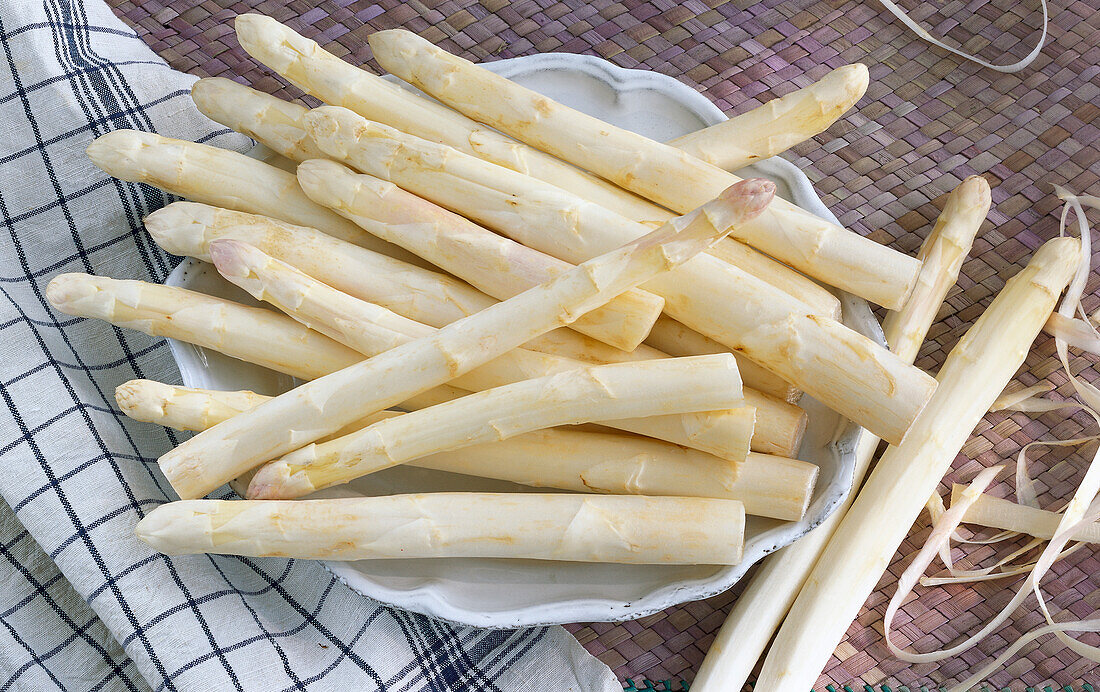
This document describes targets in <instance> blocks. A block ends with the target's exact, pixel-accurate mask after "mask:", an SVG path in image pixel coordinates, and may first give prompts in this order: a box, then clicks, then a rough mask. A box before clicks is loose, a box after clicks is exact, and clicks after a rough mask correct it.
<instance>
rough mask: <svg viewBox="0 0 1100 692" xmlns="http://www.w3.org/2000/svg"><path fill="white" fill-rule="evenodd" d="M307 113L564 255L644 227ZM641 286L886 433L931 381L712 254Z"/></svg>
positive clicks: (890, 434) (452, 155)
mask: <svg viewBox="0 0 1100 692" xmlns="http://www.w3.org/2000/svg"><path fill="white" fill-rule="evenodd" d="M306 123H307V125H308V127H309V131H310V134H311V135H312V136H313V138H314V141H315V142H316V143H317V145H318V146H320V147H321V149H323V150H324V151H326V152H328V153H329V155H330V156H332V157H334V158H337V159H341V160H344V161H346V162H347V163H349V164H350V165H352V166H353V167H354V168H357V169H359V170H361V171H363V172H366V173H369V174H370V175H374V176H377V177H380V178H384V179H388V180H390V181H391V182H393V183H395V184H397V185H400V186H401V187H403V188H405V189H406V190H409V191H410V192H413V193H415V194H420V195H423V196H425V197H427V198H430V199H432V200H433V201H435V202H437V203H439V204H441V205H442V206H444V207H448V208H450V209H451V210H452V211H455V212H458V213H462V214H463V215H465V216H468V217H470V218H473V219H475V220H476V221H478V222H479V223H481V224H483V225H485V226H487V227H489V228H492V229H493V230H495V231H497V232H500V233H504V234H506V235H508V236H510V237H512V238H513V239H515V240H517V241H519V242H521V243H523V244H524V245H527V246H529V247H534V248H536V249H539V250H541V251H543V252H547V253H550V254H553V255H555V256H558V257H559V258H560V259H564V260H566V261H571V262H577V261H583V260H585V259H587V258H588V257H591V256H593V255H596V254H599V253H600V252H604V251H606V250H608V249H610V248H612V247H615V246H616V245H619V244H621V243H624V242H629V241H630V240H632V239H633V238H636V237H638V236H639V235H641V234H642V233H644V232H645V230H646V229H645V227H644V226H642V225H641V224H637V223H634V222H632V221H630V220H629V219H626V218H623V217H621V216H618V215H616V214H613V213H611V212H609V211H607V210H605V209H603V208H601V207H597V206H595V205H593V204H590V203H588V202H585V201H584V200H582V199H579V198H577V197H575V196H572V195H570V194H569V193H567V192H565V191H563V190H560V189H558V188H554V187H552V186H549V185H546V184H544V183H541V182H540V181H537V180H534V179H532V178H530V177H528V176H524V175H520V174H518V173H515V172H513V171H509V170H507V169H504V168H501V167H500V166H495V165H493V164H491V163H487V162H485V161H482V160H480V159H476V158H474V157H472V156H468V155H466V154H463V153H462V152H459V151H457V150H454V149H451V148H449V147H446V146H444V145H440V144H435V143H432V142H428V141H426V140H423V139H418V138H416V137H412V136H410V135H405V134H403V133H400V132H398V131H396V130H394V129H393V128H390V127H386V126H384V125H380V124H378V123H373V122H370V121H367V120H364V119H363V118H361V117H359V116H358V115H356V114H355V113H352V112H351V111H349V110H347V109H345V108H336V107H331V106H326V107H323V108H317V109H314V110H313V111H311V112H310V113H309V114H308V115H307V116H306ZM644 288H646V290H650V291H653V292H654V293H656V294H658V295H660V296H662V297H663V298H665V310H666V312H667V313H668V314H669V315H670V316H671V317H673V318H675V319H677V320H678V321H680V322H683V323H684V324H686V325H687V326H688V327H690V328H692V329H694V330H696V331H698V332H701V333H703V334H705V335H706V336H708V337H710V338H712V339H714V340H716V341H718V342H719V343H722V344H723V345H725V346H727V347H728V348H730V349H731V350H735V351H739V352H741V353H743V354H744V355H746V356H748V357H749V358H751V359H753V360H755V361H756V362H757V363H758V364H760V365H762V366H764V367H766V368H767V369H769V370H771V371H772V372H774V373H775V374H777V375H779V376H780V377H782V378H783V379H784V380H787V381H788V382H791V383H792V384H794V385H796V386H798V387H799V388H800V389H803V390H805V391H806V392H809V393H811V394H812V395H813V396H814V397H815V398H816V399H818V400H819V401H821V402H822V403H824V404H825V405H826V406H828V407H829V408H831V409H833V410H835V411H837V412H839V413H841V414H842V415H844V416H846V417H848V418H849V419H851V420H853V421H856V422H857V423H859V424H861V425H862V426H863V427H865V428H867V429H868V430H871V431H872V432H875V433H876V434H879V435H881V436H882V437H883V439H886V440H889V441H895V442H896V441H900V440H901V439H902V437H903V436H904V435H905V431H906V430H907V429H908V427H909V425H910V423H911V422H912V420H913V418H914V417H915V416H916V414H917V412H918V411H920V409H921V408H922V407H923V406H924V404H925V402H926V401H927V400H928V396H929V395H930V394H931V392H932V390H933V389H934V388H935V381H934V380H933V379H932V378H931V377H929V376H928V375H927V374H925V373H924V372H922V371H920V370H918V369H917V368H914V367H912V366H910V365H906V364H904V363H902V362H901V361H900V360H899V359H898V358H897V357H896V356H894V355H893V354H891V353H890V352H889V351H887V350H886V349H885V348H883V347H881V346H879V345H878V344H876V343H874V342H873V341H871V340H870V339H868V338H866V337H864V336H862V335H860V334H857V333H856V332H854V331H852V330H851V329H848V328H847V327H844V326H843V325H841V324H840V323H838V322H836V321H834V320H831V319H828V318H824V317H821V316H818V315H815V314H811V313H810V312H809V310H808V309H807V308H806V306H805V305H804V304H803V303H801V302H799V301H798V300H795V299H794V298H792V297H790V296H789V295H787V294H786V293H784V292H782V291H780V290H778V289H776V288H774V287H773V286H771V285H770V284H768V283H766V282H764V281H760V280H758V279H756V278H755V277H753V276H751V275H749V274H746V273H745V272H742V271H740V270H739V269H737V268H736V267H733V266H732V265H729V264H726V263H724V262H722V261H721V260H718V259H716V258H714V257H712V256H710V255H702V256H700V257H697V258H695V259H694V260H693V261H691V262H690V263H687V264H686V265H685V266H683V267H681V268H680V269H679V270H677V271H675V272H669V273H666V274H662V275H660V276H657V277H655V278H654V279H653V280H651V281H649V282H648V283H646V284H645V286H644Z"/></svg>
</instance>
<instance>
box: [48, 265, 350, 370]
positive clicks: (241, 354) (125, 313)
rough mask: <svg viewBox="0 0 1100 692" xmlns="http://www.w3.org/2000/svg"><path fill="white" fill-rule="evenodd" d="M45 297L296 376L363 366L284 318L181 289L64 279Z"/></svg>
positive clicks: (70, 309) (80, 312)
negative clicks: (355, 365) (350, 366)
mask: <svg viewBox="0 0 1100 692" xmlns="http://www.w3.org/2000/svg"><path fill="white" fill-rule="evenodd" d="M46 299H47V300H49V302H50V305H52V306H53V307H54V308H56V309H58V310H60V311H61V312H64V313H65V314H67V315H75V316H78V317H90V318H94V319H100V320H105V321H107V322H110V323H111V324H114V325H117V326H119V327H127V328H129V329H136V330H137V331H139V332H144V333H145V334H150V335H152V336H165V337H168V338H170V339H179V340H180V341H186V342H188V343H192V344H195V345H197V346H202V347H204V348H209V349H212V350H215V351H218V352H219V353H224V354H226V355H228V356H232V357H234V358H240V359H241V360H247V361H249V362H253V363H256V364H257V365H262V366H264V367H265V368H270V369H272V370H276V371H278V372H284V373H287V374H289V375H293V376H294V377H301V378H308V377H311V376H313V374H314V373H316V372H318V371H320V372H332V371H335V370H340V369H342V368H346V367H348V366H349V365H352V364H354V363H357V362H359V361H360V360H362V356H361V355H360V354H358V353H356V352H355V351H353V350H352V349H350V348H348V347H346V346H344V345H342V344H338V343H336V342H335V341H332V340H331V339H329V338H327V337H325V336H322V335H321V334H318V333H317V332H315V331H312V330H310V329H307V328H305V327H303V326H301V325H300V324H298V323H296V322H295V321H294V320H292V319H290V318H288V317H285V316H283V315H280V314H279V313H277V312H273V311H271V310H267V309H264V308H253V307H247V306H245V305H241V304H239V303H234V302H232V301H228V300H223V299H221V298H214V297H212V296H208V295H205V294H202V293H197V292H195V291H188V290H186V289H183V288H176V287H174V286H163V285H161V284H153V283H146V282H144V281H131V280H120V279H111V278H107V277H102V276H91V275H89V274H61V275H59V276H55V277H54V278H53V279H52V280H51V281H50V283H49V285H47V286H46Z"/></svg>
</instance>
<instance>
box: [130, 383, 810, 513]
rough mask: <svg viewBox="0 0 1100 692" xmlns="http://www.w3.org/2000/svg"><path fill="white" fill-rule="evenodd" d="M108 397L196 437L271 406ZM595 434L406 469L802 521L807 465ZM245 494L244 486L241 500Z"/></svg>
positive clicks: (147, 388)
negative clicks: (699, 500) (676, 500)
mask: <svg viewBox="0 0 1100 692" xmlns="http://www.w3.org/2000/svg"><path fill="white" fill-rule="evenodd" d="M115 398H116V400H117V401H118V404H119V407H120V408H121V409H122V412H123V413H125V414H126V415H127V416H129V417H131V418H134V419H135V420H141V421H145V422H148V423H157V424H159V425H164V426H167V427H170V428H175V429H177V430H196V431H198V430H205V429H206V428H209V427H212V426H214V425H216V424H217V423H220V422H222V421H223V420H228V419H229V418H231V417H233V416H234V415H236V414H238V413H243V412H244V411H247V410H249V409H250V408H253V407H255V406H258V405H259V404H261V403H263V402H264V401H267V400H268V399H270V398H271V397H267V396H262V395H259V394H253V393H252V392H219V391H214V390H209V389H191V388H187V387H178V386H173V385H166V384H161V383H160V382H153V381H151V380H131V381H129V382H126V383H125V384H123V385H121V386H119V387H118V388H117V389H116V390H115ZM392 415H394V414H393V412H390V411H382V412H380V413H378V414H374V415H372V416H367V417H366V418H364V419H363V420H362V421H357V422H356V423H353V424H352V426H349V427H348V428H345V431H342V432H343V433H344V434H346V433H347V432H352V431H353V430H354V429H357V428H356V427H354V426H360V427H362V426H365V425H369V424H371V423H374V422H377V421H378V420H382V419H384V418H386V417H389V416H392ZM601 430H602V429H599V428H597V429H596V430H595V431H588V430H580V429H579V428H550V429H547V430H538V431H535V432H530V433H526V434H523V435H518V436H516V437H513V438H510V439H508V440H501V441H499V442H492V443H489V444H483V445H474V446H472V447H467V448H465V449H462V450H458V451H451V452H440V453H438V454H432V455H430V456H426V457H421V458H420V459H415V460H413V461H410V462H409V464H410V465H411V466H418V467H421V468H430V469H436V470H438V471H449V472H451V473H463V474H466V475H470V476H480V477H482V478H496V479H500V480H506V481H511V482H513V483H519V484H521V485H529V486H534V487H538V488H557V489H559V490H573V491H576V492H594V493H607V494H612V495H672V496H684V497H713V498H721V499H726V500H739V501H741V502H742V503H744V505H745V512H746V513H748V514H754V515H758V516H762V517H771V518H773V519H783V520H790V521H794V520H798V519H800V518H801V517H802V516H803V515H804V514H805V512H806V507H807V506H808V504H809V502H810V499H811V497H812V495H813V488H814V483H815V481H816V479H817V471H818V470H817V466H815V465H814V464H810V463H807V462H805V461H798V460H796V459H786V458H783V457H776V456H771V455H768V454H757V453H755V452H753V453H750V454H749V455H748V456H747V457H746V459H745V460H744V461H743V462H731V461H728V460H725V459H719V458H718V457H716V456H713V455H711V454H705V453H703V452H699V451H697V450H693V449H687V448H685V447H680V446H679V445H671V444H667V443H664V442H658V441H656V440H652V439H647V438H644V437H639V436H635V435H623V434H621V433H608V432H603V431H601ZM336 434H337V435H340V434H341V433H336ZM249 480H251V477H249ZM247 486H248V484H247V482H246V483H244V484H243V487H242V488H241V491H240V492H241V495H242V496H243V495H244V488H246V487H247Z"/></svg>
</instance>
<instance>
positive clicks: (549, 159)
mask: <svg viewBox="0 0 1100 692" xmlns="http://www.w3.org/2000/svg"><path fill="white" fill-rule="evenodd" d="M236 29H237V38H238V39H239V40H240V42H241V46H243V47H244V49H245V50H246V51H248V53H249V54H250V55H252V57H254V58H256V59H257V60H259V61H260V62H262V63H263V64H265V65H267V66H268V67H270V68H271V69H272V70H274V71H275V72H277V73H278V74H279V75H281V76H282V77H284V78H285V79H287V80H288V81H290V82H291V83H293V84H295V85H296V86H298V87H299V88H301V89H302V90H303V91H305V92H307V93H310V94H312V95H313V96H316V97H317V98H319V99H321V100H322V101H324V102H325V103H328V104H331V105H334V106H343V107H345V108H348V109H350V110H352V111H354V112H356V113H358V114H359V115H361V116H363V117H364V118H367V119H368V120H373V121H376V122H379V123H383V124H385V125H389V126H391V127H394V128H396V129H398V130H401V131H402V132H408V133H409V134H412V135H415V136H417V137H421V138H423V139H427V140H430V141H433V142H441V143H444V144H447V145H449V146H452V147H454V148H456V149H458V150H460V151H463V152H465V153H467V154H470V155H472V156H476V157H478V158H480V159H484V160H486V161H489V162H492V163H495V164H497V165H499V166H503V167H505V168H508V169H510V170H513V171H517V172H519V173H523V174H525V175H529V176H531V177H533V178H537V179H539V180H542V181H544V182H547V183H550V184H551V185H554V186H556V187H560V188H562V189H564V190H568V191H569V192H572V193H573V194H575V195H577V196H578V197H581V198H582V199H586V200H588V201H590V202H593V203H594V204H598V205H600V206H602V207H606V208H607V209H611V210H613V211H615V212H616V213H618V214H622V215H623V216H626V217H627V218H630V219H633V220H635V221H639V222H643V223H647V224H651V225H653V226H657V225H660V224H662V223H665V222H666V221H668V220H669V219H671V218H672V217H673V216H674V214H673V213H672V212H670V211H668V210H667V209H665V208H663V207H659V206H657V205H655V204H653V203H652V202H650V201H648V200H644V199H642V198H641V197H638V196H637V195H634V194H632V193H630V192H627V191H626V190H624V189H622V188H621V187H618V186H617V185H613V184H611V183H608V182H607V181H605V180H601V179H600V178H597V177H595V176H593V175H590V174H588V173H584V172H583V171H580V170H579V169H577V168H575V167H573V166H569V165H565V164H563V163H562V162H561V160H559V159H557V158H555V157H553V156H550V155H548V154H545V153H543V152H541V151H539V150H538V149H535V148H532V147H529V146H527V145H525V144H522V143H520V142H517V141H516V140H514V139H511V138H510V137H506V136H503V135H501V134H500V133H499V132H497V131H496V130H493V129H491V128H487V127H484V126H482V125H481V124H479V123H477V122H475V121H473V120H471V119H469V118H467V117H466V116H464V115H462V114H461V113H458V112H457V111H454V110H451V109H450V108H447V107H445V106H441V105H440V104H439V103H437V102H435V101H433V100H431V99H426V98H423V97H421V96H418V95H416V94H413V93H412V92H411V91H408V90H406V89H402V88H400V87H398V86H396V85H394V84H392V83H390V82H388V81H386V80H384V79H382V78H380V77H378V76H376V75H373V74H371V73H370V72H366V71H365V70H362V69H360V68H358V67H355V66H353V65H350V64H348V63H346V62H344V61H343V60H340V59H339V58H337V57H336V56H335V55H332V54H331V53H328V52H326V51H325V50H324V49H322V48H321V47H320V46H319V45H317V43H316V42H314V41H311V40H309V39H307V38H305V37H304V36H302V35H300V34H298V33H296V32H294V31H293V30H291V29H290V28H289V27H287V26H285V25H283V24H280V23H279V22H277V21H275V20H274V19H271V18H270V17H263V16H260V15H255V14H243V15H240V16H238V17H237V20H236ZM256 94H257V95H256V100H257V104H261V105H252V106H249V107H246V108H245V109H244V110H245V111H249V110H252V111H253V112H255V111H256V110H262V109H263V108H264V106H263V105H262V103H266V98H267V97H266V96H265V95H262V94H259V92H256ZM283 109H298V110H297V111H296V112H298V113H299V114H301V115H304V114H305V112H306V109H305V108H303V107H301V106H296V105H294V104H289V105H287V106H281V107H280V110H281V112H284V113H285V112H289V110H283ZM212 117H213V116H212ZM215 119H217V118H215ZM219 122H222V123H223V124H225V125H228V126H229V127H233V128H234V129H236V124H235V123H239V124H242V126H244V127H249V128H250V130H251V132H250V136H253V137H255V138H256V139H258V140H259V141H261V142H264V143H265V144H267V145H268V146H269V147H271V148H273V149H276V150H278V151H282V152H283V153H284V154H285V155H287V156H291V157H294V156H296V155H298V154H299V153H300V151H299V150H298V149H297V148H296V147H295V146H294V145H293V142H294V141H295V140H296V139H297V138H298V137H300V135H297V134H295V135H293V136H290V135H288V134H287V131H286V121H285V120H283V119H282V118H277V119H275V120H274V121H273V123H272V125H273V126H272V127H270V128H262V123H261V122H260V121H258V120H256V119H255V118H251V117H250V116H249V115H247V113H246V114H245V115H242V116H236V117H235V116H233V115H232V114H229V115H227V117H225V118H224V119H220V120H219ZM732 246H737V247H732ZM713 249H714V250H715V252H721V253H723V254H724V255H725V256H727V257H729V258H730V259H729V261H734V262H737V263H738V264H737V266H738V267H739V268H740V269H742V270H744V271H747V272H749V273H750V274H753V275H754V276H756V277H757V278H760V279H763V280H764V281H767V282H768V283H771V284H772V285H774V286H776V287H777V288H779V289H780V290H783V291H786V292H787V293H790V294H791V295H793V296H794V297H796V298H798V299H799V300H801V301H803V302H805V303H806V304H807V305H809V306H810V307H811V308H812V309H813V310H814V311H815V312H817V313H819V314H822V315H829V316H834V315H835V312H836V311H837V310H839V309H840V304H839V302H838V301H837V299H836V298H835V297H834V296H833V295H832V294H830V293H829V292H828V291H826V290H824V289H822V288H821V287H820V286H818V285H817V284H815V283H814V282H813V281H811V280H809V279H807V278H806V277H805V276H803V275H801V274H799V273H798V272H796V271H794V270H792V269H791V268H790V267H787V266H786V265H784V264H781V263H779V262H776V261H775V260H773V259H771V258H770V257H768V256H767V255H764V254H762V253H759V252H756V251H755V250H753V249H752V248H749V247H748V246H746V245H743V244H741V243H740V242H738V241H736V240H733V239H732V238H726V239H724V240H722V241H721V242H719V243H717V244H716V245H715V246H714V248H713Z"/></svg>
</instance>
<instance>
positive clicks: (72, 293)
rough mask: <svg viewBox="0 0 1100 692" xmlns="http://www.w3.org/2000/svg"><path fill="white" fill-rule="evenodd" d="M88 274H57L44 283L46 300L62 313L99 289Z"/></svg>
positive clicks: (67, 311)
mask: <svg viewBox="0 0 1100 692" xmlns="http://www.w3.org/2000/svg"><path fill="white" fill-rule="evenodd" d="M90 279H91V277H90V276H89V275H88V274H59V275H57V276H55V277H53V279H51V280H50V283H49V284H47V285H46V300H47V301H49V303H50V305H52V306H53V307H55V308H56V309H58V310H60V311H61V312H64V313H69V312H70V310H71V309H72V306H73V305H74V304H75V303H77V302H79V301H81V300H83V299H84V298H87V297H88V296H90V295H93V294H95V293H97V292H98V291H99V289H97V288H96V287H95V284H93V283H92V281H91V280H90Z"/></svg>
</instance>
